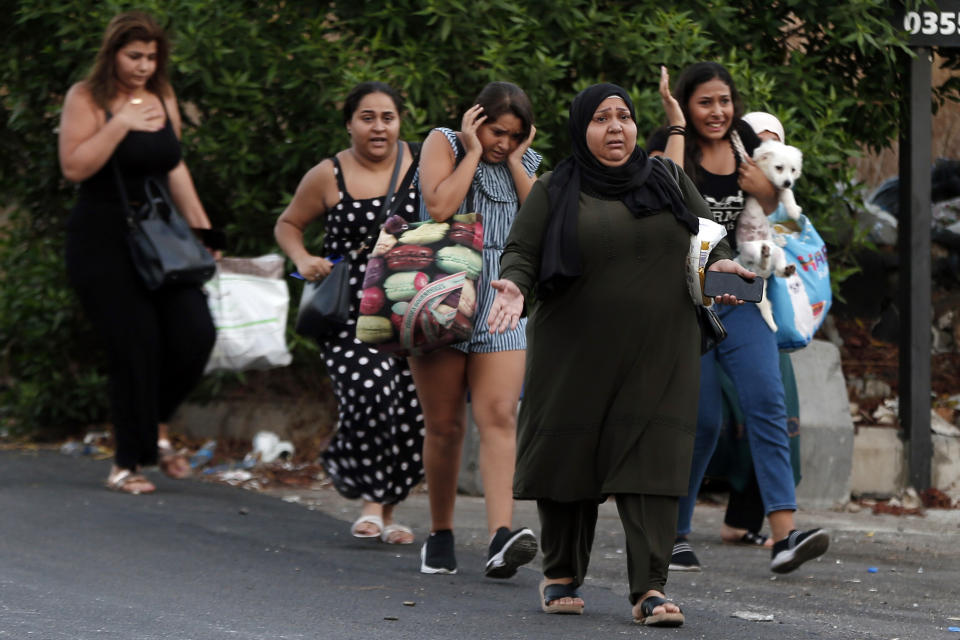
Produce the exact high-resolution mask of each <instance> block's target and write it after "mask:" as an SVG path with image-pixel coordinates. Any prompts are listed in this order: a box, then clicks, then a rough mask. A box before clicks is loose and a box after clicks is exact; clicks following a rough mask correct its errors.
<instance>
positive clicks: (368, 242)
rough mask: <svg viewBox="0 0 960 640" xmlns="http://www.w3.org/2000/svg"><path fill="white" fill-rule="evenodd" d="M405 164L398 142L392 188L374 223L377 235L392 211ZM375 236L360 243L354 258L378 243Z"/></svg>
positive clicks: (400, 143) (400, 142)
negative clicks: (391, 205)
mask: <svg viewBox="0 0 960 640" xmlns="http://www.w3.org/2000/svg"><path fill="white" fill-rule="evenodd" d="M402 164H403V142H402V141H398V142H397V161H396V162H395V163H394V165H393V175H391V176H390V186H389V187H387V197H386V198H384V199H383V207H382V208H381V209H380V214H379V215H378V216H377V217H376V219H375V220H374V221H373V226H372V228H373V229H376V233H379V232H380V225H382V224H383V221H384V220H386V219H387V213H388V212H389V211H390V204H391V202H390V201H391V200H393V192H394V190H395V189H396V188H397V178H398V177H399V175H400V165H402ZM374 236H375V234H374V233H371V234H370V235H368V236H367V237H366V238H364V239H363V242H361V243H360V246H359V247H358V248H357V249H356V251H353V252H351V253H353V254H354V256H353V257H354V258H355V257H356V256H358V255H360V254H361V253H363V252H364V251H366V250H367V249H369V248H371V247H372V246H373V244H374V243H375V242H376V238H375V237H374Z"/></svg>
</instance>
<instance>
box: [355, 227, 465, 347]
mask: <svg viewBox="0 0 960 640" xmlns="http://www.w3.org/2000/svg"><path fill="white" fill-rule="evenodd" d="M482 251H483V222H482V219H481V216H480V214H479V213H458V214H456V215H454V216H453V217H452V218H450V219H449V220H447V221H446V222H434V221H424V222H414V223H409V222H407V221H406V220H404V219H403V218H402V217H400V216H396V215H395V216H391V217H389V218H387V219H386V220H385V221H384V223H383V227H382V228H381V230H380V236H379V237H378V238H377V243H376V245H375V246H374V247H373V250H372V251H371V252H370V257H369V258H368V259H367V267H366V272H365V276H364V279H363V297H362V298H361V300H360V315H359V316H358V318H357V339H358V340H360V341H361V342H364V343H366V344H369V345H371V346H373V347H374V348H376V349H377V350H379V351H384V352H388V353H393V354H395V355H398V356H411V355H413V356H415V355H422V354H424V353H429V352H430V351H433V350H435V349H439V348H440V347H444V346H447V345H450V344H453V343H455V342H462V341H463V340H466V339H468V338H469V337H470V335H471V334H472V332H473V316H474V314H475V313H476V309H477V294H476V281H477V278H478V277H479V276H480V271H481V269H482V268H483V257H482Z"/></svg>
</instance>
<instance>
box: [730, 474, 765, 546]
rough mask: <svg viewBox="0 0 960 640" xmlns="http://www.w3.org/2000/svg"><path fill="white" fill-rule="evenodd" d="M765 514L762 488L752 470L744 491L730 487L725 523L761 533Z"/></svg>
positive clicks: (736, 527)
mask: <svg viewBox="0 0 960 640" xmlns="http://www.w3.org/2000/svg"><path fill="white" fill-rule="evenodd" d="M765 514H766V512H765V511H764V509H763V498H762V497H761V496H760V486H759V485H758V484H757V474H756V473H754V472H753V469H750V479H749V480H747V484H746V485H744V487H743V491H737V490H736V489H735V488H734V487H730V499H729V500H728V501H727V511H726V513H725V514H724V517H723V522H724V523H725V524H726V525H727V526H728V527H733V528H734V529H746V530H747V531H753V532H754V533H759V532H760V529H762V528H763V519H764V518H765V517H766V515H765Z"/></svg>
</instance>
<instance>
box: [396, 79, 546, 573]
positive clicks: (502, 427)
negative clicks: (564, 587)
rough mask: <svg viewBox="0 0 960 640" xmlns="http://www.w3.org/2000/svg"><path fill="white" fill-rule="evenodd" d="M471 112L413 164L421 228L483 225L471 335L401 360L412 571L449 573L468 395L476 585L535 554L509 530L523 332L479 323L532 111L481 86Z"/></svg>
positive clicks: (522, 174)
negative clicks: (420, 514) (479, 485)
mask: <svg viewBox="0 0 960 640" xmlns="http://www.w3.org/2000/svg"><path fill="white" fill-rule="evenodd" d="M472 104H473V106H471V107H470V108H469V109H467V110H466V112H465V113H464V114H463V117H462V120H461V125H460V131H453V130H451V129H447V128H444V127H440V128H437V129H434V130H433V131H431V132H430V134H429V135H428V136H427V139H426V141H425V142H424V144H423V153H422V155H421V159H420V192H421V196H422V201H421V202H422V206H421V218H422V219H424V220H427V219H433V220H435V221H437V222H444V221H447V220H449V219H450V218H451V217H452V216H453V215H454V214H456V213H458V212H470V211H475V212H477V213H479V214H481V215H482V216H483V252H482V269H481V272H480V277H479V278H478V279H477V283H476V297H477V310H476V313H475V315H474V327H473V335H472V336H471V338H470V339H469V340H467V341H464V342H460V343H457V344H454V345H451V346H449V347H444V348H442V349H438V350H437V351H433V352H431V353H428V354H425V355H422V356H415V357H411V358H410V359H409V360H410V369H411V370H412V371H413V378H414V380H415V381H416V385H417V393H418V394H419V396H420V401H421V403H422V405H423V413H424V421H425V423H426V438H425V440H424V445H423V462H424V468H425V471H426V477H427V486H428V487H429V498H430V521H431V523H430V536H429V537H428V538H427V541H426V542H425V543H424V545H423V549H422V550H421V553H420V571H421V572H422V573H428V574H437V573H439V574H450V573H456V572H457V561H456V555H455V553H454V538H453V511H454V502H455V499H456V494H457V476H458V474H459V469H460V454H461V450H462V448H463V438H464V435H465V432H466V405H467V393H468V391H469V393H470V399H471V406H472V411H473V417H474V419H475V421H476V424H477V432H478V434H479V436H480V451H479V464H480V474H481V478H482V481H483V493H484V499H485V503H486V509H487V524H488V527H489V533H490V544H489V548H488V554H487V562H486V566H485V568H484V575H485V576H487V577H489V578H509V577H511V576H513V575H514V574H516V572H517V568H518V567H519V566H521V565H523V564H526V563H527V562H530V561H531V560H533V558H534V557H535V556H536V553H537V539H536V536H535V535H534V533H533V531H531V530H530V529H528V528H526V527H519V528H517V529H513V528H512V520H513V493H512V485H513V473H514V463H515V459H516V431H517V403H518V402H519V400H520V392H521V388H522V384H523V369H524V361H525V358H526V348H527V342H526V332H525V329H526V326H525V323H523V324H521V325H520V326H518V327H515V328H514V329H513V330H511V331H509V332H506V333H503V334H498V335H493V334H491V333H489V332H488V331H487V327H486V324H484V319H485V318H486V316H487V311H488V310H489V308H490V305H491V303H492V302H493V297H494V291H493V289H491V287H490V283H491V281H493V280H496V279H497V277H498V275H499V271H500V254H501V253H502V251H503V246H504V242H505V241H506V238H507V233H508V232H509V231H510V227H511V225H512V224H513V221H514V218H515V217H516V215H517V210H518V209H519V207H520V205H521V204H522V203H523V202H524V200H525V199H526V198H527V194H529V193H530V188H531V186H532V185H533V183H534V180H535V179H536V175H535V174H536V170H537V168H538V167H539V166H540V160H541V157H540V154H538V153H536V152H535V151H533V149H531V148H530V144H531V143H532V142H533V137H534V135H535V133H536V128H535V127H534V126H533V106H532V105H531V103H530V99H529V98H528V97H527V94H526V93H524V92H523V90H522V89H520V87H518V86H516V85H515V84H511V83H509V82H491V83H490V84H488V85H487V86H485V87H484V88H483V90H482V91H481V92H480V93H479V95H478V96H477V97H476V98H475V99H474V101H473V103H472Z"/></svg>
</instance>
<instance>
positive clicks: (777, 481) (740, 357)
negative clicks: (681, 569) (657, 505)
mask: <svg viewBox="0 0 960 640" xmlns="http://www.w3.org/2000/svg"><path fill="white" fill-rule="evenodd" d="M717 312H718V315H719V316H720V319H721V320H722V321H723V325H724V327H726V329H727V338H726V340H724V341H723V342H721V343H720V344H719V345H717V347H716V348H714V349H712V350H710V351H708V352H707V353H706V354H704V355H703V356H702V357H701V358H700V405H699V411H698V413H697V436H696V439H695V441H694V444H693V463H692V464H691V466H690V485H689V486H688V489H687V495H686V496H685V497H683V498H680V508H679V513H678V516H677V535H678V536H686V535H687V534H689V533H690V528H691V525H690V521H691V519H692V518H693V507H694V505H695V504H696V502H697V491H699V489H700V483H701V482H702V481H703V474H704V472H705V471H706V469H707V464H708V463H709V462H710V458H711V457H712V456H713V450H714V449H715V448H716V446H717V438H718V437H719V435H720V428H721V426H722V421H723V405H722V402H723V397H722V395H721V392H720V383H719V382H718V380H717V369H716V367H717V365H718V364H719V365H720V366H721V367H723V370H724V372H726V374H727V375H728V376H730V379H731V380H733V384H734V386H736V388H737V394H738V395H739V396H740V404H741V406H742V408H743V413H744V421H745V425H744V426H745V428H746V433H747V441H748V442H749V444H750V454H751V456H752V457H753V468H754V471H755V472H756V474H757V483H758V484H759V485H760V496H761V497H762V498H763V507H764V512H765V513H767V514H769V513H771V512H772V511H782V510H785V509H788V510H791V511H794V510H796V508H797V499H796V495H795V493H794V484H793V469H792V467H791V466H790V438H789V436H788V434H787V409H786V405H785V403H784V395H783V382H782V380H781V378H780V360H779V352H778V350H777V341H776V338H775V336H774V333H773V332H772V331H771V330H770V327H768V326H767V323H766V322H764V320H763V317H761V315H760V311H759V310H758V309H757V305H755V304H750V303H746V304H743V305H740V306H737V307H729V306H720V307H719V308H718V309H717Z"/></svg>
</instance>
